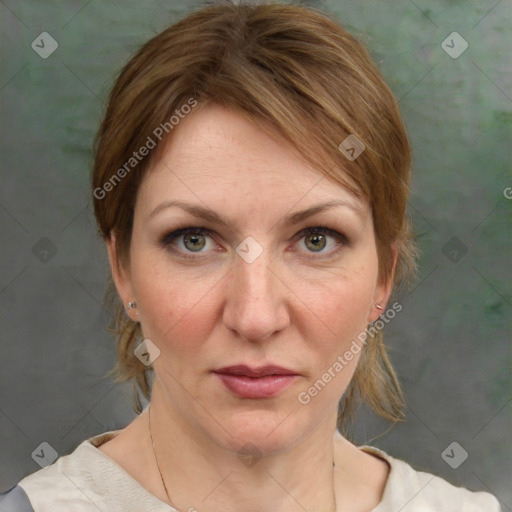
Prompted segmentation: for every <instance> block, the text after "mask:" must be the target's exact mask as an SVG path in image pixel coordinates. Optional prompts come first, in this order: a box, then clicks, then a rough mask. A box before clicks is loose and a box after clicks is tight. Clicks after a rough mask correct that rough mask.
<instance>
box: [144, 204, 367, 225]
mask: <svg viewBox="0 0 512 512" xmlns="http://www.w3.org/2000/svg"><path fill="white" fill-rule="evenodd" d="M173 206H176V207H178V208H181V209H182V210H185V211H186V212H188V213H190V214H191V215H193V216H194V217H199V218H202V219H204V220H207V221H210V222H212V223H214V224H219V225H223V226H229V225H230V224H231V222H230V220H229V219H227V218H226V217H224V216H223V215H221V214H219V213H216V212H214V211H213V210H210V209H209V208H204V207H203V206H199V205H196V204H191V203H185V202H183V201H166V202H164V203H161V204H159V205H158V206H157V207H156V208H155V209H154V210H153V211H152V212H151V213H150V214H149V216H148V219H149V218H151V217H154V216H155V215H157V214H158V213H160V212H161V211H162V210H166V209H167V208H171V207H173ZM336 206H344V207H347V208H350V209H351V210H352V211H354V212H355V213H356V214H358V215H360V216H362V214H363V209H362V208H361V206H359V205H358V204H353V203H351V202H348V201H342V200H336V201H334V200H333V201H327V202H324V203H320V204H317V205H314V206H311V207H309V208H306V209H305V210H301V211H299V212H295V213H292V214H290V215H287V216H286V217H284V218H283V219H282V220H281V221H280V222H279V224H281V225H283V226H293V225H294V224H298V223H299V222H301V221H303V220H304V219H307V218H308V217H312V216H313V215H316V214H317V213H320V212H323V211H325V210H328V209H330V208H334V207H336Z"/></svg>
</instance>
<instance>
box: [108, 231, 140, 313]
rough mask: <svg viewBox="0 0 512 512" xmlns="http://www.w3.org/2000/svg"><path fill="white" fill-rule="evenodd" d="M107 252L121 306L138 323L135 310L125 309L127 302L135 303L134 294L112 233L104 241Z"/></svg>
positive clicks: (127, 270) (127, 271)
mask: <svg viewBox="0 0 512 512" xmlns="http://www.w3.org/2000/svg"><path fill="white" fill-rule="evenodd" d="M105 244H106V246H107V252H108V260H109V263H110V271H111V272H112V279H113V280H114V284H115V285H116V289H117V293H118V294H119V297H120V299H121V301H122V302H123V304H124V305H125V309H126V312H127V314H128V315H129V316H130V318H131V319H132V320H133V321H134V322H138V321H139V319H138V317H137V311H136V310H135V309H127V308H126V305H127V304H128V302H132V301H134V302H136V297H135V294H134V293H133V288H132V283H131V279H130V271H129V269H127V268H125V266H124V265H122V263H121V262H120V260H119V255H118V253H117V247H116V235H115V233H114V232H111V233H110V237H109V238H107V240H106V241H105Z"/></svg>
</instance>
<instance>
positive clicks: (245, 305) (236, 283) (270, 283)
mask: <svg viewBox="0 0 512 512" xmlns="http://www.w3.org/2000/svg"><path fill="white" fill-rule="evenodd" d="M271 263H272V262H271V260H270V257H269V255H268V252H267V251H266V250H264V251H263V253H262V254H260V255H259V256H258V258H257V259H256V260H255V261H253V262H252V263H248V262H247V261H245V260H244V259H243V258H241V257H240V256H238V255H237V256H236V260H235V262H234V267H233V268H232V269H231V271H230V272H229V273H228V274H227V276H226V278H227V283H226V301H225V307H224V313H223V321H224V325H225V326H226V327H227V328H228V329H229V330H231V331H232V332H234V333H236V334H237V335H238V336H239V337H242V338H243V339H245V340H247V341H250V342H260V341H263V340H265V339H267V338H268V337H270V336H272V334H275V333H277V332H279V331H282V330H284V329H285V328H286V327H287V326H288V325H289V324H290V316H289V313H288V309H287V308H288V305H287V300H286V297H287V295H289V294H287V293H286V290H287V287H286V286H285V284H283V281H282V278H280V276H279V275H278V272H277V271H276V270H275V269H274V268H272V266H271Z"/></svg>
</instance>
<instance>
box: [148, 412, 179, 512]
mask: <svg viewBox="0 0 512 512" xmlns="http://www.w3.org/2000/svg"><path fill="white" fill-rule="evenodd" d="M148 416H149V436H150V437H151V446H152V447H153V453H154V455H155V460H156V467H157V468H158V472H159V473H160V479H161V480H162V485H163V486H164V489H165V494H166V495H167V499H168V500H169V503H170V504H171V506H172V507H173V508H175V509H176V510H178V509H177V508H176V506H175V505H174V503H173V502H172V500H171V498H170V496H169V491H168V490H167V486H166V485H165V481H164V477H163V475H162V471H161V470H160V464H158V457H157V456H156V451H155V441H154V440H153V433H152V432H151V405H148Z"/></svg>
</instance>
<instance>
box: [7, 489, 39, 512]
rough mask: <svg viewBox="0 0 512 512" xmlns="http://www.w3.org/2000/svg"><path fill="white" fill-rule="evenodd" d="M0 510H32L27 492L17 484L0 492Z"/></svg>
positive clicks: (19, 511)
mask: <svg viewBox="0 0 512 512" xmlns="http://www.w3.org/2000/svg"><path fill="white" fill-rule="evenodd" d="M0 510H1V511H2V512H34V509H33V508H32V505H31V504H30V500H29V499H28V496H27V493H26V492H25V491H24V490H23V488H21V487H20V486H19V485H15V486H14V487H12V488H11V489H9V490H8V491H6V492H0Z"/></svg>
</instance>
